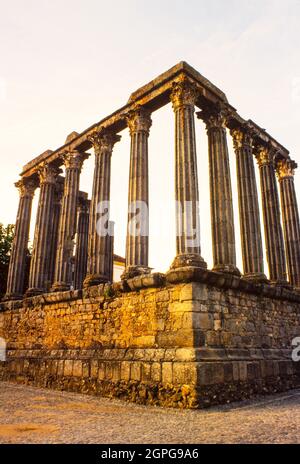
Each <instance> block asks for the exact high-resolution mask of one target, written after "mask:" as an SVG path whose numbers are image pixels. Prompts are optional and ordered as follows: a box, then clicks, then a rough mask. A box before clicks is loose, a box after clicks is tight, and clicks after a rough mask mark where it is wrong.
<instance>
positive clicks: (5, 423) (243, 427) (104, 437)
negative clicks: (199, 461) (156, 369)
mask: <svg viewBox="0 0 300 464" xmlns="http://www.w3.org/2000/svg"><path fill="white" fill-rule="evenodd" d="M0 443H144V444H148V443H300V390H293V391H290V392H287V393H283V394H278V395H273V396H268V397H260V398H257V399H255V400H251V401H247V402H243V403H234V404H231V405H226V406H220V407H215V408H212V409H209V410H197V411H190V410H174V409H162V408H156V407H149V406H139V405H136V404H132V403H124V402H122V401H118V400H110V399H106V398H99V397H92V396H86V395H80V394H76V393H67V392H59V391H53V390H46V389H41V388H35V387H30V386H25V385H18V384H13V383H8V382H0Z"/></svg>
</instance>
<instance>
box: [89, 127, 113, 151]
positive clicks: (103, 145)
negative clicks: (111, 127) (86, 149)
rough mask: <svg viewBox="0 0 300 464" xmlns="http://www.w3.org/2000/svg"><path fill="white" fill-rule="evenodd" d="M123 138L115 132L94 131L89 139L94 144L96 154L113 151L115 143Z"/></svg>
mask: <svg viewBox="0 0 300 464" xmlns="http://www.w3.org/2000/svg"><path fill="white" fill-rule="evenodd" d="M120 140H121V136H120V135H117V134H115V133H114V132H98V131H96V132H94V133H93V134H91V135H90V136H89V141H90V142H91V143H92V144H93V148H94V151H95V154H96V155H97V154H101V153H110V154H111V153H112V151H113V147H114V145H115V143H117V142H119V141H120Z"/></svg>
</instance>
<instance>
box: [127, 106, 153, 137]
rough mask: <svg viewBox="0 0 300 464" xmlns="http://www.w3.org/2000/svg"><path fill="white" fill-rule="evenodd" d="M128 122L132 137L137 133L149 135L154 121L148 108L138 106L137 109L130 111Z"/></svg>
mask: <svg viewBox="0 0 300 464" xmlns="http://www.w3.org/2000/svg"><path fill="white" fill-rule="evenodd" d="M126 121H127V125H128V127H129V131H130V135H131V136H132V135H133V134H134V133H136V132H145V133H146V134H147V135H149V131H150V127H151V125H152V120H151V113H150V111H149V110H147V109H146V108H143V107H142V106H138V107H137V108H136V109H134V110H131V111H129V112H128V113H127V114H126Z"/></svg>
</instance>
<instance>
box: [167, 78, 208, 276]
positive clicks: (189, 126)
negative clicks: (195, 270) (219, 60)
mask: <svg viewBox="0 0 300 464" xmlns="http://www.w3.org/2000/svg"><path fill="white" fill-rule="evenodd" d="M170 98H171V102H172V106H173V110H174V113H175V199H176V257H175V259H174V261H173V263H172V266H171V269H174V268H178V267H184V266H195V267H200V268H204V269H205V268H206V267H207V265H206V263H205V261H204V260H203V258H202V257H201V245H200V218H199V191H198V172H197V154H196V137H195V121H194V112H195V106H194V105H195V101H196V99H197V92H196V89H195V88H194V87H193V86H192V85H191V84H190V83H189V82H188V81H182V82H179V83H176V84H174V86H173V90H172V92H171V97H170Z"/></svg>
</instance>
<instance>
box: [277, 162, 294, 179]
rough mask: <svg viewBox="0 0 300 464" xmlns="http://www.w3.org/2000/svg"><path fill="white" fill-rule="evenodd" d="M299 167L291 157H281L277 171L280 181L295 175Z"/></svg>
mask: <svg viewBox="0 0 300 464" xmlns="http://www.w3.org/2000/svg"><path fill="white" fill-rule="evenodd" d="M296 168H297V163H296V162H295V161H292V160H291V159H289V158H287V159H280V160H278V161H277V163H276V173H277V176H278V179H279V181H281V180H283V179H286V178H291V177H292V178H293V177H294V175H295V169H296Z"/></svg>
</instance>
